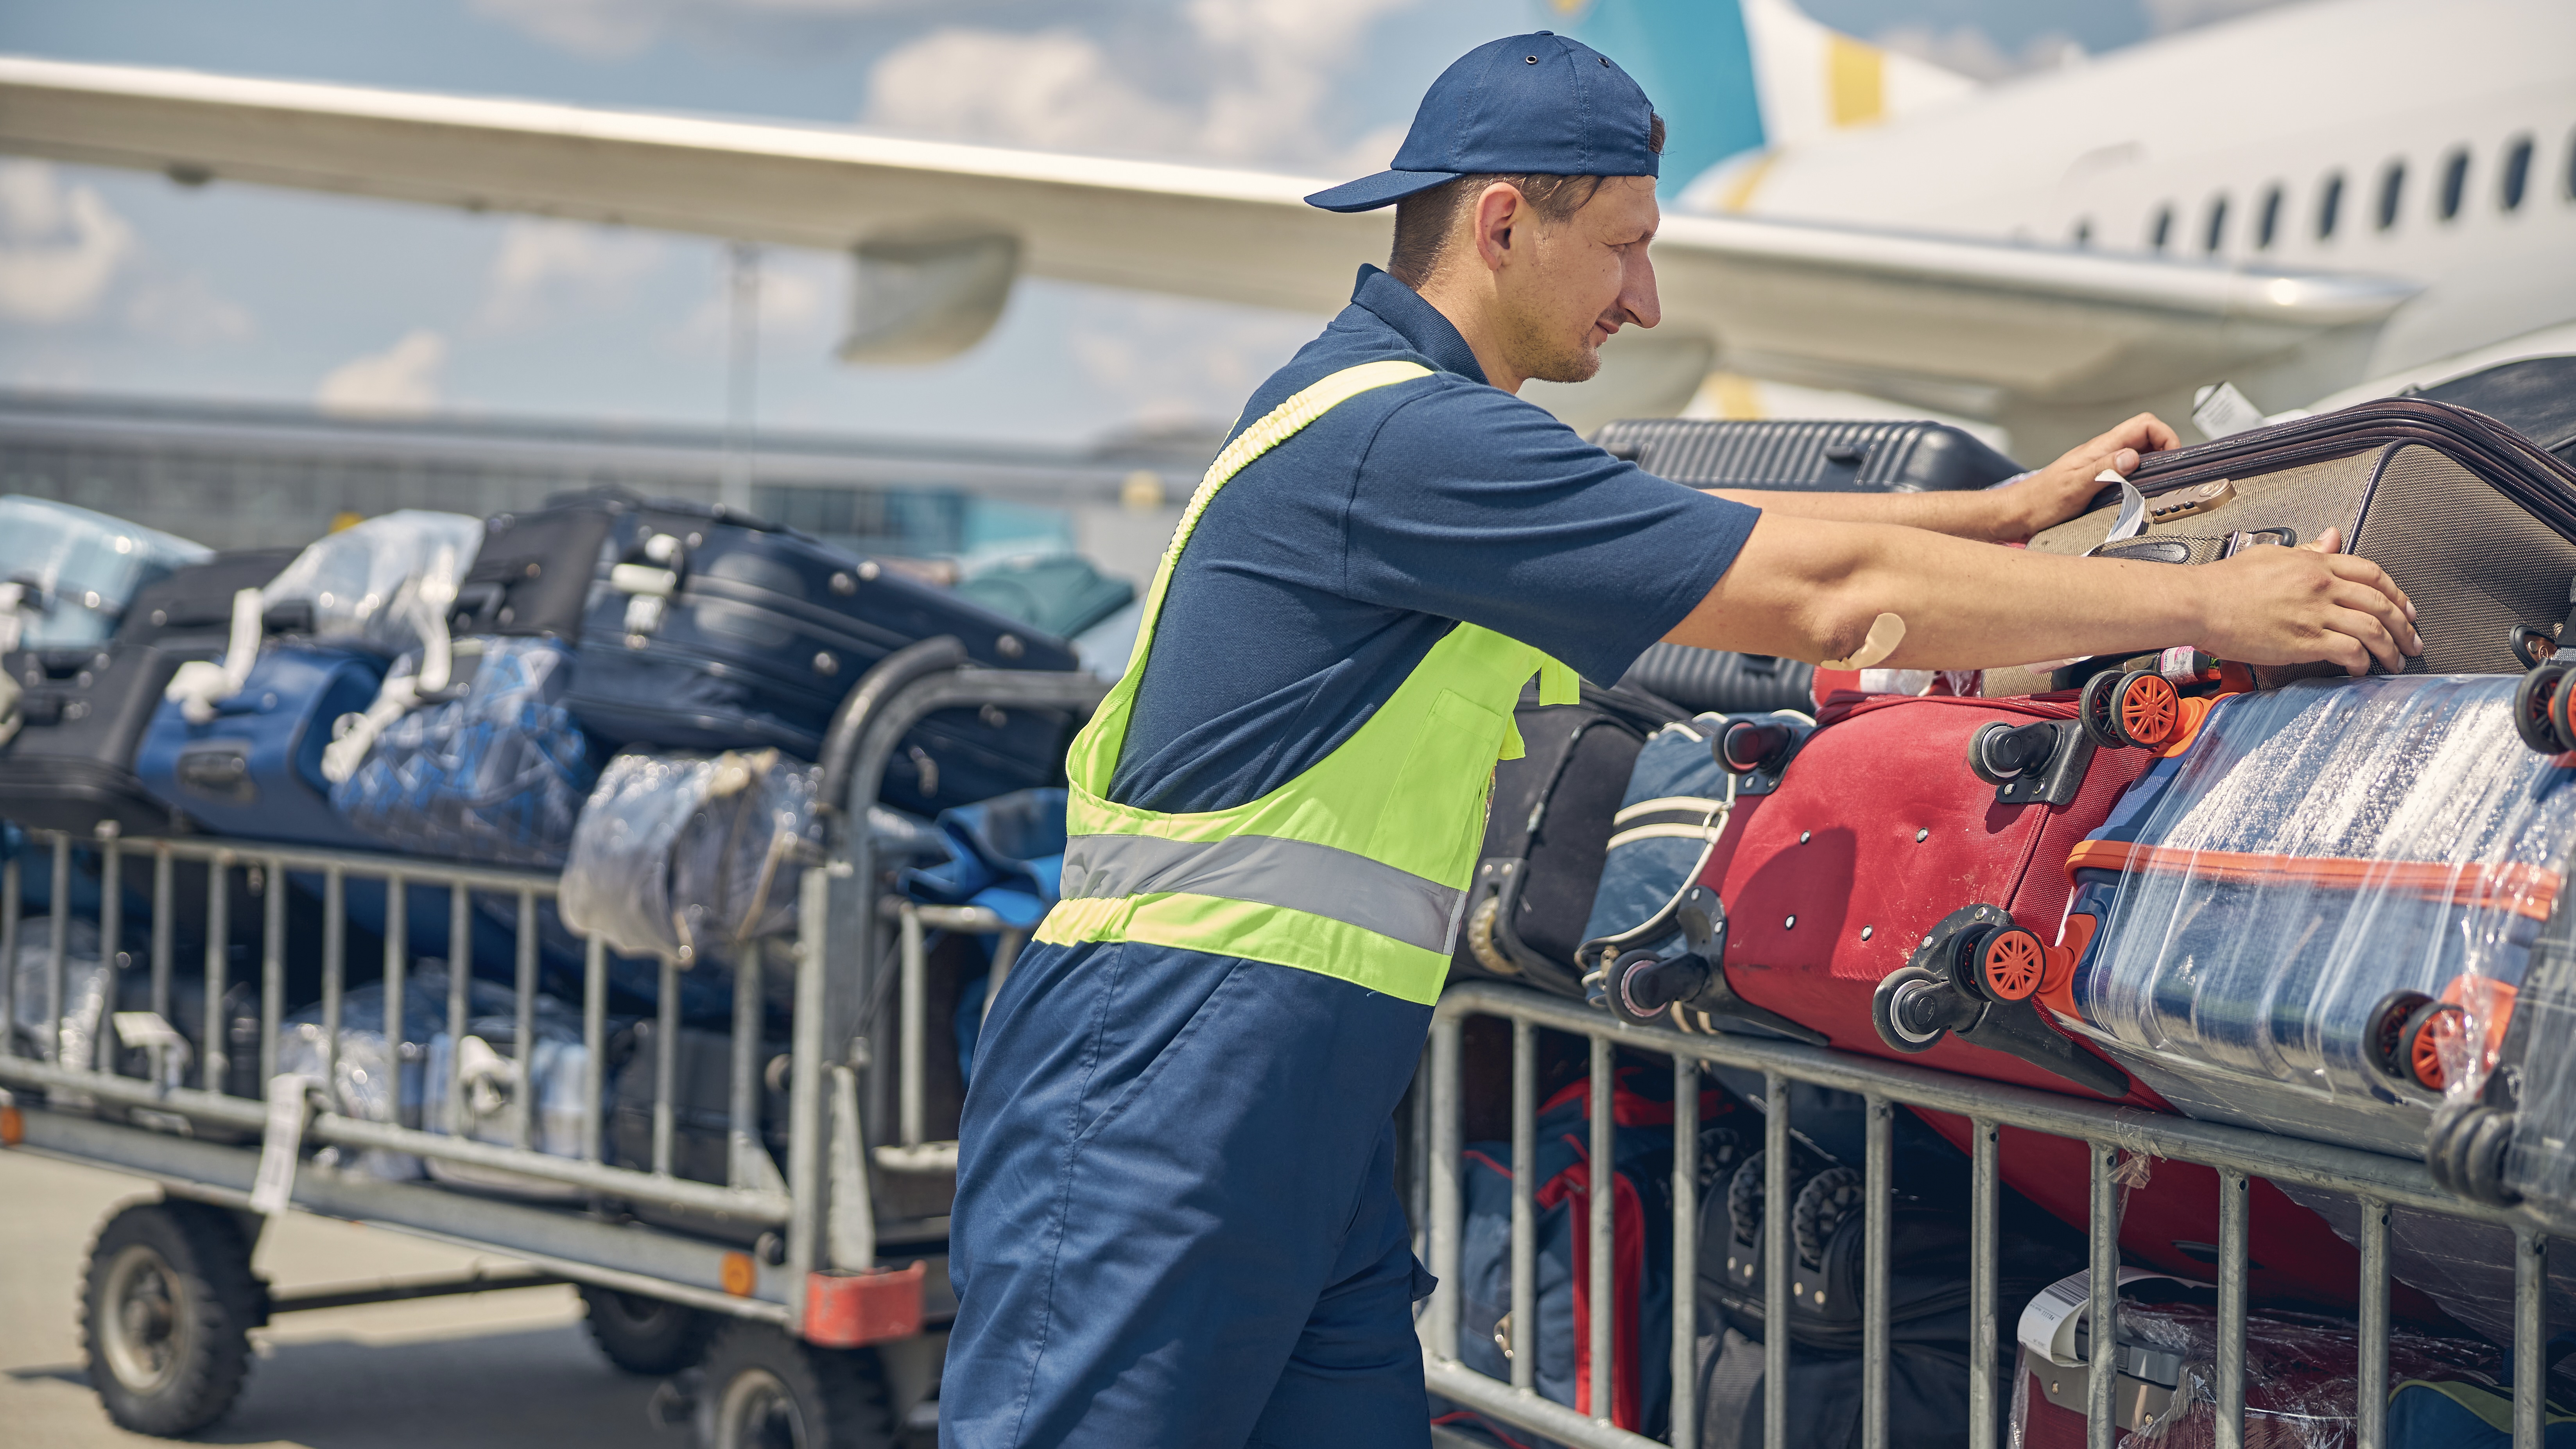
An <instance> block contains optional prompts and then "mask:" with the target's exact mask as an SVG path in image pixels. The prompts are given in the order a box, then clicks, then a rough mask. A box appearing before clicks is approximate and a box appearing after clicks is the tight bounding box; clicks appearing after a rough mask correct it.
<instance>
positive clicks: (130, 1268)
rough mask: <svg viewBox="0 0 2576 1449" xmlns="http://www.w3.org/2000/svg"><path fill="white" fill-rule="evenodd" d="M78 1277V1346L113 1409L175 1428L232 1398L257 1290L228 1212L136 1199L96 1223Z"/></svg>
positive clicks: (256, 1310)
mask: <svg viewBox="0 0 2576 1449" xmlns="http://www.w3.org/2000/svg"><path fill="white" fill-rule="evenodd" d="M81 1280H82V1281H81V1356H82V1358H83V1360H84V1361H85V1362H86V1363H87V1364H88V1366H89V1381H90V1385H91V1387H93V1388H95V1389H97V1390H98V1398H99V1402H100V1403H101V1404H102V1405H104V1406H105V1407H106V1409H107V1416H108V1417H109V1418H110V1419H113V1420H115V1421H116V1422H117V1424H118V1425H119V1426H121V1427H123V1428H126V1429H130V1430H132V1431H134V1432H135V1433H138V1434H152V1435H157V1436H159V1437H162V1438H170V1437H174V1436H176V1435H181V1434H192V1433H195V1432H196V1431H197V1430H199V1429H202V1428H205V1427H206V1426H207V1425H209V1424H212V1423H213V1422H215V1421H216V1420H217V1419H220V1418H222V1417H223V1416H224V1413H225V1411H226V1410H228V1409H230V1408H231V1407H232V1406H233V1400H235V1399H236V1398H238V1397H240V1395H241V1390H242V1381H243V1380H244V1379H246V1378H248V1377H249V1376H250V1329H251V1327H252V1325H254V1324H256V1323H258V1322H259V1321H260V1319H261V1316H262V1315H261V1312H260V1309H261V1304H262V1301H263V1295H264V1290H263V1289H262V1288H261V1286H260V1284H259V1281H258V1280H257V1279H255V1278H253V1277H252V1276H251V1271H250V1243H249V1242H248V1240H247V1239H245V1238H244V1237H243V1236H242V1230H241V1225H240V1224H239V1223H237V1222H235V1221H234V1219H233V1217H232V1215H231V1214H229V1213H227V1212H224V1211H223V1210H222V1209H220V1208H213V1207H208V1206H206V1205H204V1204H202V1203H193V1202H182V1201H175V1200H173V1201H164V1202H150V1203H136V1204H134V1205H133V1206H131V1207H128V1208H126V1209H124V1210H123V1211H121V1212H119V1213H117V1214H116V1215H115V1216H114V1217H111V1218H109V1219H108V1220H107V1221H106V1222H105V1223H103V1224H101V1225H100V1227H99V1230H98V1237H97V1238H96V1239H94V1240H93V1241H92V1242H91V1243H90V1249H89V1261H88V1263H87V1265H86V1266H85V1267H84V1269H83V1271H82V1274H81ZM111 1295H113V1297H111Z"/></svg>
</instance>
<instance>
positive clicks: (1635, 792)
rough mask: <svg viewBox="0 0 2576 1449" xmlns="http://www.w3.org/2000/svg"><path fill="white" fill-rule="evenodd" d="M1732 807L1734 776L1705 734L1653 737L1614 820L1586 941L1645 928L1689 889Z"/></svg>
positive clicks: (1674, 732) (1687, 731)
mask: <svg viewBox="0 0 2576 1449" xmlns="http://www.w3.org/2000/svg"><path fill="white" fill-rule="evenodd" d="M1725 801H1726V771H1725V770H1724V769H1723V768H1721V767H1720V766H1719V765H1718V763H1717V759H1716V757H1715V756H1713V755H1712V754H1710V753H1709V745H1708V739H1707V736H1706V735H1705V734H1704V733H1703V732H1701V731H1700V730H1697V729H1694V728H1692V727H1691V726H1689V725H1680V724H1668V725H1666V726H1664V727H1663V728H1662V729H1660V730H1657V731H1656V732H1655V733H1654V734H1653V735H1652V736H1651V737H1649V738H1648V739H1647V741H1646V743H1645V746H1644V747H1643V748H1642V749H1640V750H1638V751H1637V763H1636V766H1635V768H1633V769H1632V770H1630V771H1629V774H1628V789H1627V791H1626V793H1625V794H1622V795H1621V796H1620V797H1619V811H1618V813H1617V814H1616V815H1613V816H1612V817H1611V820H1610V848H1609V853H1608V855H1607V856H1606V857H1604V859H1603V861H1602V864H1601V887H1600V889H1599V890H1598V891H1597V892H1595V893H1594V895H1593V897H1592V915H1591V916H1590V918H1589V919H1587V920H1586V921H1585V922H1584V926H1583V939H1584V940H1585V941H1598V940H1601V939H1603V938H1604V937H1609V936H1615V935H1618V934H1619V933H1620V932H1622V931H1626V930H1629V929H1631V928H1633V927H1636V926H1639V925H1642V924H1644V923H1645V922H1646V921H1648V920H1651V919H1652V918H1653V917H1654V915H1655V913H1656V912H1658V911H1660V910H1662V909H1663V908H1664V906H1665V905H1666V903H1668V902H1670V901H1671V900H1672V898H1673V897H1674V896H1675V895H1676V894H1678V893H1679V892H1680V890H1681V888H1682V887H1683V886H1685V885H1687V884H1689V883H1690V877H1691V872H1692V871H1693V870H1694V869H1696V868H1697V867H1698V865H1699V860H1700V857H1701V855H1703V854H1705V853H1706V852H1707V850H1708V845H1709V842H1710V841H1712V840H1715V839H1716V838H1717V834H1718V831H1719V830H1720V829H1722V828H1723V827H1724V826H1725V824H1726V817H1725V815H1724V814H1723V813H1721V812H1723V810H1724V809H1725Z"/></svg>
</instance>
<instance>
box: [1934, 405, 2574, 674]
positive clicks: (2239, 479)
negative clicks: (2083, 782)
mask: <svg viewBox="0 0 2576 1449" xmlns="http://www.w3.org/2000/svg"><path fill="white" fill-rule="evenodd" d="M2130 482H2132V483H2134V484H2135V485H2136V486H2137V489H2138V491H2139V492H2140V493H2142V494H2144V495H2145V496H2146V499H2147V502H2148V505H2149V508H2150V510H2151V511H2150V513H2149V515H2148V517H2149V523H2148V526H2147V528H2146V529H2145V531H2144V532H2142V533H2139V534H2137V535H2135V536H2133V537H2130V538H2126V539H2122V540H2120V541H2119V542H2116V543H2107V544H2106V543H2105V542H2104V540H2105V539H2106V538H2108V536H2109V534H2110V532H2111V530H2112V525H2113V523H2114V521H2115V520H2116V518H2117V516H2118V513H2119V505H2120V497H2121V495H2120V491H2119V490H2118V489H2117V488H2116V487H2112V488H2106V489H2104V490H2103V491H2102V492H2101V493H2100V494H2097V495H2096V496H2095V497H2094V499H2093V507H2092V509H2091V510H2090V511H2088V512H2086V513H2084V514H2082V515H2081V516H2079V517H2076V518H2073V519H2070V520H2068V521H2067V522H2065V523H2061V524H2059V525H2058V526H2057V527H2055V528H2051V529H2046V530H2044V531H2042V532H2041V533H2040V534H2039V535H2038V536H2037V537H2035V538H2033V539H2032V540H2031V541H2030V546H2031V547H2032V548H2033V549H2035V550H2038V551H2040V552H2043V553H2057V554H2081V553H2084V552H2086V551H2087V550H2091V549H2094V548H2096V546H2099V547H2100V556H2101V557H2105V558H2126V559H2143V560H2147V561H2150V562H2155V563H2172V564H2202V563H2209V562H2212V561H2214V560H2216V559H2220V558H2223V557H2226V556H2227V555H2228V554H2230V553H2231V552H2234V551H2236V550H2238V549H2241V548H2243V547H2246V546H2249V545H2250V544H2254V543H2290V544H2306V543H2309V542H2312V541H2313V540H2314V539H2315V538H2316V537H2317V536H2318V535H2319V534H2321V533H2323V532H2324V531H2325V530H2326V529H2328V528H2333V529H2335V530H2337V531H2339V532H2340V534H2341V535H2342V538H2343V546H2344V551H2345V552H2347V553H2351V554H2356V555H2358V556H2360V557H2363V558H2367V559H2370V560H2372V561H2373V562H2376V563H2377V564H2378V565H2379V566H2380V567H2381V568H2384V569H2386V570H2387V571H2388V576H2389V577H2390V578H2391V579H2394V580H2395V581H2396V583H2397V586H2398V587H2399V588H2402V589H2404V590H2405V591H2406V594H2407V597H2408V598H2410V599H2412V600H2413V601H2414V603H2415V608H2416V611H2417V618H2416V630H2417V632H2418V633H2420V634H2422V635H2423V638H2424V653H2423V655H2422V657H2421V658H2416V659H2409V660H2408V661H2407V662H2406V672H2407V673H2409V674H2413V673H2431V674H2514V673H2519V672H2521V670H2522V669H2523V668H2524V666H2525V664H2526V663H2527V662H2528V661H2526V660H2524V659H2522V658H2521V657H2520V656H2519V655H2518V654H2517V653H2516V652H2515V647H2516V644H2515V640H2516V635H2517V632H2518V631H2520V630H2524V629H2529V630H2534V631H2538V632H2542V633H2546V632H2549V631H2550V629H2551V627H2552V626H2553V625H2555V624H2557V623H2558V622H2559V621H2560V620H2561V618H2562V617H2563V616H2564V615H2565V614H2566V612H2567V582H2568V579H2569V577H2570V576H2571V575H2576V465H2571V464H2570V463H2568V462H2567V461H2566V460H2565V459H2562V458H2560V457H2558V456H2556V455H2555V454H2552V453H2550V452H2548V451H2547V450H2545V449H2543V448H2541V447H2540V446H2539V445H2538V444H2537V443H2534V442H2533V441H2532V440H2531V439H2529V438H2526V437H2524V436H2523V435H2522V434H2520V433H2517V432H2515V431H2514V430H2512V429H2511V428H2508V427H2506V426H2504V425H2503V424H2501V423H2499V422H2497V421H2495V420H2494V419H2493V418H2490V417H2488V416H2486V415H2485V414H2483V413H2477V412H2472V411H2470V410H2468V409H2467V408H2463V407H2455V406H2452V405H2451V404H2448V403H2439V402H2428V401H2426V400H2424V399H2422V398H2387V399H2382V400H2380V401H2377V402H2367V403H2361V404H2358V405H2356V406H2354V407H2349V408H2344V409H2341V410H2339V411H2336V412H2331V413H2320V414H2317V415H2316V416H2314V417H2307V418H2300V419H2297V420H2296V421H2292V422H2286V423H2281V424H2277V425H2275V426H2272V427H2266V428H2256V429H2253V430H2251V431H2249V432H2243V433H2237V434H2234V435H2232V436H2230V437H2226V438H2222V439H2220V440H2218V441H2217V442H2213V443H2203V444H2200V445H2198V446H2195V447H2189V448H2176V449H2173V450H2171V451H2168V452H2163V453H2150V454H2148V455H2147V457H2146V458H2145V459H2144V460H2143V461H2142V462H2141V463H2140V464H2139V465H2138V470H2137V472H2135V473H2134V474H2132V475H2131V476H2130ZM2185 489H2205V490H2212V491H2214V492H2215V493H2216V497H2215V498H2214V499H2213V500H2210V501H2205V502H2201V503H2200V504H2199V506H2198V507H2197V508H2196V509H2195V510H2194V511H2192V512H2188V513H2179V514H2176V515H2174V516H2172V517H2170V518H2168V519H2166V520H2162V521H2158V520H2156V519H2155V518H2154V516H2153V513H2152V510H2153V509H2154V508H2155V507H2157V506H2159V505H2163V506H2168V507H2171V506H2174V505H2177V504H2179V503H2181V502H2183V501H2184V500H2183V499H2181V498H2178V497H2177V496H2176V495H2179V494H2181V493H2182V491H2183V490H2185ZM2176 642H2177V643H2183V642H2188V641H2180V640H2178V641H2176ZM2098 667H2099V665H2098V662H2096V661H2087V662H2086V663H2083V664H2078V665H2075V666H2073V667H2072V668H2069V669H2065V670H2060V671H2058V672H2057V673H2056V675H2055V676H2054V677H2053V678H2042V677H2040V676H2038V675H2035V674H2033V673H2031V672H2029V671H2026V670H2017V669H2016V670H1988V671H1986V682H1985V692H1986V693H1987V694H1988V695H1989V696H1995V695H2010V694H2030V693H2036V692H2038V691H2041V690H2045V689H2049V688H2051V687H2055V688H2071V687H2073V686H2074V685H2077V684H2080V683H2082V682H2083V681H2084V680H2085V679H2086V678H2088V677H2089V676H2090V675H2091V674H2092V673H2094V672H2097V670H2098ZM2341 672H2342V669H2341V666H2339V665H2334V664H2309V665H2293V666H2287V667H2282V668H2259V669H2256V670H2255V671H2254V677H2255V679H2256V681H2257V682H2258V683H2260V684H2262V685H2264V686H2265V687H2270V686H2272V685H2275V684H2280V683H2285V682H2287V681H2288V680H2291V679H2296V678H2303V677H2307V676H2312V675H2324V674H2336V673H2341Z"/></svg>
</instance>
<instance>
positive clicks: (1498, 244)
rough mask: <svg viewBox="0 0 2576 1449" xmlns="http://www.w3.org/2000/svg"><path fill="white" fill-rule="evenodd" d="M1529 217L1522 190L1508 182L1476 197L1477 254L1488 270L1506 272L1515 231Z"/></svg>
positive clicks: (1491, 186) (1499, 183)
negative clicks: (1506, 263) (1505, 263)
mask: <svg viewBox="0 0 2576 1449" xmlns="http://www.w3.org/2000/svg"><path fill="white" fill-rule="evenodd" d="M1528 215H1529V202H1528V200H1527V199H1526V198H1524V197H1523V196H1522V195H1521V193H1520V188H1519V187H1517V186H1514V185H1512V184H1511V183H1510V182H1508V181H1497V182H1495V183H1493V184H1492V185H1490V186H1487V187H1486V188H1485V189H1484V190H1483V191H1482V192H1481V193H1479V194H1478V195H1477V197H1476V209H1475V215H1474V219H1473V222H1472V225H1473V226H1474V227H1475V229H1476V255H1477V257H1478V258H1479V259H1481V260H1482V261H1483V262H1484V264H1485V268H1486V270H1488V271H1495V272H1499V271H1501V270H1502V269H1503V264H1504V262H1506V261H1507V260H1509V258H1510V257H1511V253H1512V232H1513V230H1514V228H1516V227H1518V226H1519V225H1520V224H1521V222H1522V221H1523V219H1525V218H1526V217H1527V216H1528Z"/></svg>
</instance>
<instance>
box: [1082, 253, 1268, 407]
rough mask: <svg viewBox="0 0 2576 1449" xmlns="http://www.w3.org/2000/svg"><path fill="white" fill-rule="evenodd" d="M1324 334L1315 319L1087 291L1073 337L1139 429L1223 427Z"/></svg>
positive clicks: (1085, 362)
mask: <svg viewBox="0 0 2576 1449" xmlns="http://www.w3.org/2000/svg"><path fill="white" fill-rule="evenodd" d="M1314 335H1315V322H1314V319H1313V318H1311V317H1304V316H1298V315H1295V314H1292V313H1286V312H1270V311H1265V310H1261V309H1257V308H1250V307H1243V308H1233V307H1224V308H1219V307H1213V306H1211V305H1209V304H1207V303H1202V302H1187V301H1181V300H1179V299H1176V298H1169V297H1145V296H1137V295H1134V294H1122V293H1118V292H1113V291H1109V290H1106V289H1092V288H1084V289H1082V295H1081V297H1080V299H1079V301H1078V302H1077V303H1076V304H1075V307H1074V315H1073V319H1072V327H1071V335H1070V337H1069V338H1068V339H1067V341H1068V345H1069V347H1070V348H1071V350H1072V352H1073V358H1074V364H1075V365H1076V366H1077V367H1078V368H1080V369H1081V371H1082V374H1083V376H1084V378H1085V379H1087V380H1088V381H1089V382H1090V383H1091V384H1092V385H1093V386H1095V387H1097V388H1099V389H1100V390H1101V391H1102V392H1104V393H1107V394H1108V395H1109V396H1110V397H1111V398H1113V399H1115V400H1116V401H1117V402H1118V403H1120V404H1121V405H1123V408H1124V412H1125V417H1126V420H1127V421H1128V423H1129V424H1130V425H1131V426H1135V427H1140V428H1149V429H1150V428H1155V427H1169V426H1176V425H1192V424H1195V425H1200V426H1207V425H1216V426H1222V425H1223V424H1224V422H1225V420H1226V419H1228V418H1230V417H1232V416H1233V415H1234V413H1235V410H1236V409H1238V408H1240V407H1242V406H1243V399H1244V397H1245V395H1246V394H1248V393H1250V392H1251V391H1252V390H1253V389H1254V388H1255V387H1257V386H1259V385H1260V383H1261V380H1262V379H1263V378H1265V377H1267V376H1269V375H1270V374H1271V373H1272V372H1273V371H1274V370H1276V369H1277V368H1278V367H1279V365H1280V364H1282V363H1284V362H1286V361H1287V360H1288V358H1289V356H1290V355H1291V354H1293V353H1294V352H1295V351H1296V350H1297V349H1298V348H1299V347H1302V346H1304V345H1305V344H1306V343H1307V342H1308V341H1311V340H1312V339H1313V337H1314Z"/></svg>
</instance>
